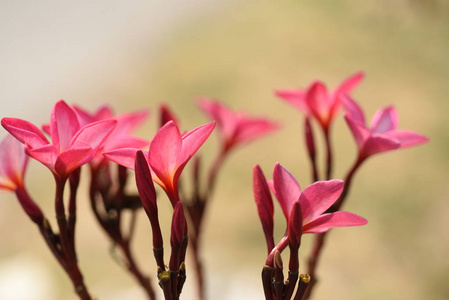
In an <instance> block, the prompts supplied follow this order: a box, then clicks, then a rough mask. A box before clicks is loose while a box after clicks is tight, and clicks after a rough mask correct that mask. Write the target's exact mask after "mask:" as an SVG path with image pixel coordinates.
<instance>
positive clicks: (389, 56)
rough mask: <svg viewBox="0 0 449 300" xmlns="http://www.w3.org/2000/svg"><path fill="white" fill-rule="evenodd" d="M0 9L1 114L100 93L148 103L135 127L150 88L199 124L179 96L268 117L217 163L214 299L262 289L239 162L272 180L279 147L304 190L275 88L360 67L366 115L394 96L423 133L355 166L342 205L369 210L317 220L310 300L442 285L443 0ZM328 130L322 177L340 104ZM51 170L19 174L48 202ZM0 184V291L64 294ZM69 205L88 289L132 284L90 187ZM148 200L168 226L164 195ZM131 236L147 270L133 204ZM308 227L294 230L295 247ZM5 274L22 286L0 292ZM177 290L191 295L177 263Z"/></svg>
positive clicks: (291, 127)
mask: <svg viewBox="0 0 449 300" xmlns="http://www.w3.org/2000/svg"><path fill="white" fill-rule="evenodd" d="M0 8H1V9H0V11H1V13H0V14H1V18H0V20H1V21H0V37H1V40H2V42H1V43H2V49H0V54H1V58H0V63H1V64H0V67H1V71H0V76H1V77H0V79H1V90H0V93H1V94H0V99H1V102H0V103H1V109H2V112H1V116H2V117H6V116H7V117H19V118H24V119H27V120H30V121H32V122H33V123H36V124H41V123H43V122H47V120H48V116H49V113H50V110H51V107H52V105H53V103H54V102H56V101H57V100H59V99H60V98H63V99H65V100H66V101H68V102H69V103H72V104H75V103H76V104H79V105H81V106H83V107H86V108H88V109H91V110H94V109H96V108H97V107H98V106H99V105H101V104H104V103H109V104H110V105H111V106H113V107H114V108H115V109H116V111H117V112H120V113H121V112H127V111H131V110H135V109H139V108H141V107H147V108H149V109H150V110H151V111H152V116H151V120H150V121H149V122H147V124H146V125H145V126H144V127H143V128H142V129H141V130H140V131H139V135H140V136H142V137H147V138H148V139H150V138H151V137H152V136H153V134H154V132H155V129H156V123H157V121H156V119H157V118H156V114H157V107H158V104H159V103H160V102H166V103H168V104H169V105H170V107H172V109H173V110H174V111H175V112H176V114H177V115H178V116H179V118H180V119H181V125H182V127H183V128H184V129H191V128H193V127H195V126H198V125H201V124H203V123H205V122H206V121H207V119H206V118H204V116H203V115H202V114H201V113H200V112H199V110H198V109H197V108H196V107H195V105H194V103H195V99H196V97H198V96H202V95H204V96H210V97H215V98H218V99H221V100H222V101H223V102H225V103H227V104H228V105H229V106H231V107H232V108H234V109H236V110H244V111H247V112H250V113H253V114H257V115H263V116H267V117H270V118H271V119H273V120H278V121H279V122H281V123H282V130H280V131H279V132H277V133H276V134H272V135H270V136H269V137H267V138H264V139H263V140H259V141H256V142H254V143H252V144H250V145H247V146H245V147H241V148H240V149H237V150H236V151H235V152H234V153H233V154H232V155H231V157H230V158H229V160H228V161H227V162H226V164H225V166H224V168H223V169H222V172H221V173H220V176H219V182H218V187H217V190H216V194H215V197H214V198H213V203H212V205H211V206H210V211H209V215H208V218H207V219H206V226H205V233H204V234H205V236H204V257H205V260H206V263H207V265H206V272H207V281H208V284H209V285H208V294H209V295H210V299H213V300H220V299H262V298H263V296H262V287H261V284H260V271H261V268H262V265H263V263H264V260H265V256H266V253H265V251H266V250H265V242H264V239H263V234H262V230H261V226H260V224H259V219H258V216H257V213H256V208H255V205H254V200H253V197H252V187H251V168H252V166H253V165H255V164H260V165H261V166H262V168H263V169H264V171H265V173H266V175H267V176H268V177H271V175H270V174H271V172H272V168H273V166H274V164H275V163H276V162H280V163H281V164H283V165H284V166H285V167H286V168H287V169H289V170H290V171H291V172H292V173H293V174H294V175H295V176H296V178H298V180H299V182H300V184H301V185H302V187H305V186H307V185H308V184H310V169H309V165H308V161H307V159H306V155H305V152H304V144H303V138H302V135H301V134H302V116H301V114H300V113H299V112H298V111H297V110H295V109H292V107H290V106H288V105H287V104H285V103H284V102H282V101H280V100H279V99H277V98H276V97H275V96H274V95H273V90H275V89H279V88H286V87H306V86H307V85H308V84H309V83H310V82H311V81H312V80H314V79H321V80H323V81H325V82H326V83H327V84H328V87H329V88H333V87H335V86H336V85H338V84H339V83H340V82H341V81H342V80H343V79H344V78H346V77H347V76H349V75H350V74H353V73H355V72H356V71H360V70H361V71H364V72H365V74H366V78H365V80H364V81H363V83H362V84H361V85H360V86H359V87H358V88H357V89H356V91H355V92H354V97H355V99H356V100H358V101H359V102H360V103H361V105H362V106H363V108H364V110H365V113H366V114H367V117H368V118H370V117H371V116H372V114H373V113H374V112H375V110H377V109H378V108H380V107H382V106H386V105H390V104H393V105H394V106H395V107H396V108H397V110H398V111H399V115H400V119H401V122H400V128H403V129H411V130H414V131H417V132H420V133H423V134H425V135H427V136H429V137H430V140H431V142H430V143H428V144H426V145H423V146H419V147H417V148H413V149H406V150H400V151H396V152H391V153H386V154H381V155H378V156H375V157H373V158H371V159H370V160H368V162H367V163H366V164H365V165H364V166H363V167H362V169H361V170H360V172H359V173H358V174H357V176H356V178H355V182H354V183H355V184H354V186H353V190H352V191H351V194H350V198H349V199H348V202H347V204H346V207H345V210H348V211H351V212H354V213H357V214H360V215H362V216H364V217H366V218H367V219H368V220H369V224H368V225H367V226H365V227H360V228H347V229H337V230H334V231H333V232H332V234H331V236H330V238H329V240H328V244H327V246H326V249H325V254H324V257H323V260H322V262H321V265H320V268H319V273H320V275H321V282H320V284H319V286H318V287H317V290H316V293H315V297H314V299H373V300H374V299H393V300H394V299H408V300H411V299H416V300H418V299H435V300H439V299H448V298H449V285H448V284H447V278H448V277H449V260H448V259H447V253H448V248H449V234H448V233H447V229H448V227H449V221H448V215H449V199H448V198H449V192H448V190H447V175H448V170H449V168H448V167H449V165H448V162H449V159H448V156H447V153H448V152H447V149H448V146H449V133H448V130H447V128H448V127H447V125H446V124H445V123H446V122H445V121H447V120H448V118H447V113H448V111H449V104H448V101H447V97H448V95H449V84H448V80H449V59H448V58H447V55H448V53H449V5H448V3H447V2H446V1H424V0H423V1H418V0H415V1H411V0H394V1H391V0H390V1H387V0H381V1H349V0H341V1H335V0H322V1H312V0H307V1H276V2H274V1H272V2H265V1H263V2H262V1H237V0H235V1H230V2H226V3H224V2H219V1H202V0H196V1H191V2H190V1H189V3H186V2H181V1H172V2H170V3H168V2H165V3H164V2H162V1H153V2H148V3H144V2H141V1H130V2H127V3H119V2H110V1H98V2H97V3H94V4H93V3H88V2H80V3H79V4H77V5H76V6H75V5H68V4H63V3H58V4H55V3H51V2H43V3H39V4H38V3H34V2H31V1H16V2H12V1H10V2H8V1H6V2H2V4H0ZM333 133H334V140H333V142H334V145H335V149H336V164H335V168H336V169H335V177H336V178H342V177H343V176H344V174H345V172H346V171H347V169H348V168H349V166H350V164H351V163H352V160H353V159H354V155H355V144H354V142H353V140H352V136H350V134H349V131H348V129H347V127H346V124H345V122H344V121H343V118H339V119H338V120H337V122H336V123H335V124H334V128H333ZM2 136H3V134H2ZM216 142H217V139H216V136H213V137H212V138H211V139H210V140H209V141H208V142H207V144H206V145H205V146H204V149H202V153H203V155H204V156H205V159H206V160H210V159H211V158H212V153H214V151H216V149H217V143H216ZM206 152H207V154H206ZM320 154H323V151H321V152H320ZM48 173H49V172H48V171H47V170H46V169H45V168H44V167H43V166H41V165H40V164H38V163H35V162H32V163H31V164H30V169H29V171H28V173H27V178H26V181H27V185H28V186H29V187H30V190H31V192H32V194H33V195H35V198H36V199H38V201H39V203H40V204H41V205H42V207H43V208H44V209H45V211H46V213H47V215H48V216H52V215H53V212H52V199H51V198H52V192H53V182H52V179H51V176H50V174H48ZM37 174H39V175H37ZM87 177H88V176H87V174H85V176H84V186H83V187H82V188H84V190H85V187H86V186H85V185H86V184H87ZM445 186H446V188H445ZM130 189H132V187H130ZM80 194H81V195H82V194H83V191H82V190H81V191H80ZM0 197H1V201H0V241H1V242H0V243H1V244H0V245H1V247H0V296H1V297H0V298H1V299H5V300H17V299H27V300H32V299H50V300H53V299H54V300H56V299H75V297H74V296H73V295H72V291H71V290H72V287H71V285H70V283H69V281H68V280H67V279H66V278H65V274H64V273H63V272H62V270H60V269H59V266H58V265H57V264H56V263H55V262H54V261H53V260H52V257H51V255H50V252H49V251H48V250H47V249H46V247H45V246H44V244H43V242H42V241H41V239H40V236H38V234H37V230H36V229H35V228H34V227H33V225H32V224H31V222H29V221H28V220H27V219H26V217H25V216H24V215H23V213H22V212H21V210H20V207H19V205H18V204H17V203H16V201H15V199H14V197H12V195H10V194H8V193H6V192H2V193H1V194H0ZM79 202H80V209H79V214H78V215H79V220H80V221H79V229H78V237H77V242H78V249H79V250H78V252H79V256H80V264H81V267H82V269H83V270H84V274H85V278H86V281H87V283H88V285H89V287H90V289H91V291H92V292H93V293H94V294H96V295H97V296H98V297H99V298H100V299H108V300H109V299H136V300H137V299H144V296H143V294H141V292H140V291H139V289H138V288H136V287H135V285H134V282H133V280H132V279H131V278H130V277H129V276H128V275H127V274H125V273H124V272H123V271H122V270H120V267H119V266H118V265H116V264H115V263H114V262H113V261H112V260H111V258H110V256H109V255H108V248H109V242H108V240H107V238H106V237H105V236H104V235H103V233H102V232H101V231H100V229H99V228H97V227H96V223H95V221H94V220H93V215H92V213H91V212H90V211H89V208H88V205H87V200H86V201H84V199H83V198H81V199H80V201H79ZM160 202H161V209H162V213H161V218H164V216H167V217H166V218H165V219H164V221H163V223H164V224H163V225H164V226H165V228H168V224H169V222H170V220H169V218H170V217H169V215H170V210H169V205H168V201H163V199H162V201H160ZM279 211H280V209H279V207H276V235H277V238H280V237H281V235H282V234H283V231H284V230H285V221H284V220H283V216H282V215H281V214H280V213H279ZM164 212H165V213H164ZM137 234H138V240H137V241H136V245H135V248H136V252H137V254H138V256H139V260H140V262H141V263H142V265H143V266H144V269H145V270H147V271H148V272H151V274H154V272H155V270H154V269H155V264H154V262H153V258H152V253H151V247H150V231H149V223H148V221H147V220H146V218H145V217H144V215H143V214H142V215H141V216H140V218H139V223H138V232H137ZM166 234H168V230H167V231H166ZM311 240H312V239H311V236H305V237H304V238H303V246H302V260H303V261H304V260H305V256H306V253H308V249H309V246H310V241H311ZM284 260H287V256H285V257H284ZM303 265H305V264H303ZM187 268H189V263H188V264H187ZM302 270H303V271H305V270H304V268H303V269H302ZM13 287H16V291H19V292H16V293H11V290H14V288H13ZM183 295H184V297H183V298H184V299H195V296H194V295H195V293H194V288H193V277H192V276H190V277H189V278H188V281H187V284H186V288H185V292H184V294H183Z"/></svg>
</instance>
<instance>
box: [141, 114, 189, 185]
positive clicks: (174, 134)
mask: <svg viewBox="0 0 449 300" xmlns="http://www.w3.org/2000/svg"><path fill="white" fill-rule="evenodd" d="M181 149H182V138H181V134H180V133H179V129H178V127H177V126H176V125H175V123H174V122H173V121H170V122H168V123H167V124H165V125H164V126H162V127H161V128H160V129H159V131H158V132H157V133H156V135H155V136H154V138H153V140H152V141H151V144H150V150H149V152H148V155H149V161H150V166H151V168H152V169H153V171H154V172H155V173H156V175H157V177H159V179H161V181H162V182H163V183H164V184H165V186H166V187H167V188H173V178H174V175H175V171H176V169H177V167H178V165H177V162H178V160H179V157H180V152H181Z"/></svg>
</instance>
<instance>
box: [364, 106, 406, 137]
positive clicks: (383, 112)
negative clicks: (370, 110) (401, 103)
mask: <svg viewBox="0 0 449 300" xmlns="http://www.w3.org/2000/svg"><path fill="white" fill-rule="evenodd" d="M398 123H399V117H398V113H397V111H396V109H395V108H394V107H391V106H390V107H387V108H384V109H379V110H378V111H377V112H376V113H375V114H374V117H373V118H372V120H371V124H370V126H371V132H372V133H386V132H387V131H390V130H394V129H396V127H398Z"/></svg>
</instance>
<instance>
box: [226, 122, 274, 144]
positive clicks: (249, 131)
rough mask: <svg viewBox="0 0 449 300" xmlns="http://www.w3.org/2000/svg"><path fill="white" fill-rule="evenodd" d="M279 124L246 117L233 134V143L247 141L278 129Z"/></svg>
mask: <svg viewBox="0 0 449 300" xmlns="http://www.w3.org/2000/svg"><path fill="white" fill-rule="evenodd" d="M278 128H279V126H278V125H277V124H275V123H273V122H270V121H268V120H266V119H246V120H242V121H241V122H240V123H239V124H238V126H237V128H236V132H235V134H234V139H235V143H236V144H237V143H242V142H248V141H251V140H254V139H257V138H258V137H260V136H263V135H265V134H267V133H269V132H272V131H274V130H276V129H278Z"/></svg>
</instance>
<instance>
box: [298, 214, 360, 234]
mask: <svg viewBox="0 0 449 300" xmlns="http://www.w3.org/2000/svg"><path fill="white" fill-rule="evenodd" d="M367 223H368V221H367V220H366V219H365V218H362V217H360V216H358V215H355V214H352V213H349V212H346V211H337V212H334V213H330V214H324V215H321V216H319V217H317V218H316V219H314V220H313V221H311V222H310V223H308V224H306V225H304V226H303V232H304V233H322V232H326V231H328V230H329V229H330V228H334V227H350V226H361V225H365V224H367Z"/></svg>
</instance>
